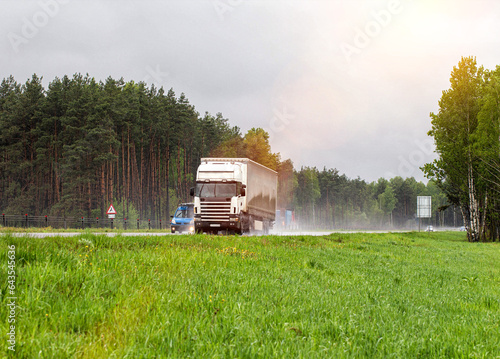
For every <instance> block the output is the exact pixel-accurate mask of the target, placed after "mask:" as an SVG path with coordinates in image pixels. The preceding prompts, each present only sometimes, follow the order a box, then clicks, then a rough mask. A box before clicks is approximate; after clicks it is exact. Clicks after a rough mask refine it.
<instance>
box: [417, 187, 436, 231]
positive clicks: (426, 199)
mask: <svg viewBox="0 0 500 359" xmlns="http://www.w3.org/2000/svg"><path fill="white" fill-rule="evenodd" d="M417 217H418V231H419V232H420V218H431V217H432V197H431V196H417Z"/></svg>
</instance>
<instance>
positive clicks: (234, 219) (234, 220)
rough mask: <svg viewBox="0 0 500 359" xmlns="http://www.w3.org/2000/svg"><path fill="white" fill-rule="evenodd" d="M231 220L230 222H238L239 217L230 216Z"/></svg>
mask: <svg viewBox="0 0 500 359" xmlns="http://www.w3.org/2000/svg"><path fill="white" fill-rule="evenodd" d="M229 221H230V222H238V217H236V218H229Z"/></svg>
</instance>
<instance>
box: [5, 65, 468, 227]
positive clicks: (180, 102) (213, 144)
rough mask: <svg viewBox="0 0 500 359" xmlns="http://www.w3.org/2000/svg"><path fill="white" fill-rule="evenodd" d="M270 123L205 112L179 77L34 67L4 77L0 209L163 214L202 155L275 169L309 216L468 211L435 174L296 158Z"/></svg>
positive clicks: (443, 215) (444, 220)
mask: <svg viewBox="0 0 500 359" xmlns="http://www.w3.org/2000/svg"><path fill="white" fill-rule="evenodd" d="M268 140H269V135H268V134H267V133H266V132H265V131H264V130H262V129H260V128H252V129H251V130H249V131H248V132H247V133H246V134H245V135H243V134H242V133H241V131H240V129H239V128H238V127H236V126H231V125H230V124H229V121H228V119H225V118H224V117H223V116H222V114H220V113H218V114H216V115H215V116H213V115H211V114H209V113H205V114H204V115H200V114H199V113H198V112H197V111H196V109H195V107H194V106H193V105H191V104H190V103H189V101H188V99H187V98H186V96H185V95H184V94H181V95H180V96H177V95H176V94H175V93H174V91H173V89H170V90H169V91H167V92H165V90H164V89H163V88H160V89H158V88H156V87H154V86H148V85H147V84H145V83H143V82H139V83H135V82H132V81H130V82H125V81H124V80H123V79H119V80H115V79H113V78H108V79H106V80H105V81H96V80H95V79H94V78H92V77H90V76H88V75H86V76H84V75H81V74H75V75H74V76H73V77H71V78H70V77H68V76H64V77H63V78H61V79H60V78H55V79H54V80H52V81H51V82H50V83H49V84H48V87H47V88H44V86H43V84H42V79H41V78H40V77H38V76H37V75H33V76H32V78H31V79H29V80H28V81H26V82H25V83H23V84H20V83H18V82H16V80H15V79H14V78H13V77H9V78H6V79H4V80H3V81H2V83H1V86H0V210H1V211H2V212H3V213H9V214H24V213H30V214H33V215H52V216H65V217H70V216H75V217H80V216H86V217H101V218H102V217H104V215H105V211H106V209H107V207H108V206H109V204H110V203H113V204H114V207H115V208H116V209H117V211H118V212H119V216H123V217H126V218H132V219H133V218H151V219H166V218H169V215H170V214H172V213H173V210H174V209H175V207H176V206H177V204H178V203H179V202H183V201H190V197H189V189H190V187H192V186H193V184H194V181H195V176H196V169H197V167H198V164H199V161H200V158H201V157H206V156H214V157H215V156H216V157H249V158H251V159H253V160H255V161H258V162H260V163H262V164H264V165H266V166H268V167H270V168H272V169H275V170H276V171H277V172H278V178H279V184H278V187H279V188H278V207H279V208H281V209H292V210H294V211H295V215H296V219H297V222H298V223H299V224H301V225H303V226H317V227H323V228H351V227H358V228H359V227H362V228H382V227H387V226H388V225H389V226H393V227H405V228H416V223H417V222H416V220H415V212H416V196H417V195H431V196H432V197H433V213H434V217H433V219H432V222H429V223H433V224H441V225H450V226H453V225H455V226H458V225H461V223H462V222H461V220H462V217H461V216H460V215H458V216H457V214H459V212H457V210H456V209H457V207H454V206H451V207H450V206H449V204H448V200H447V198H446V196H445V193H444V192H443V191H442V190H441V188H440V187H439V186H437V185H436V183H435V182H433V181H430V182H429V183H428V184H427V185H425V184H423V183H421V182H417V181H416V180H415V179H414V178H406V179H403V178H401V177H395V178H392V179H390V180H386V179H383V178H381V179H379V180H378V181H376V182H373V183H368V182H366V181H364V180H362V179H360V178H356V179H350V178H348V177H347V176H346V175H343V174H340V173H339V171H338V170H336V169H326V168H324V169H323V170H318V169H317V168H314V167H312V168H311V167H303V168H301V169H300V170H297V169H294V166H293V162H292V160H290V159H286V160H282V159H281V157H280V154H279V153H273V152H272V151H271V147H270V145H269V141H268Z"/></svg>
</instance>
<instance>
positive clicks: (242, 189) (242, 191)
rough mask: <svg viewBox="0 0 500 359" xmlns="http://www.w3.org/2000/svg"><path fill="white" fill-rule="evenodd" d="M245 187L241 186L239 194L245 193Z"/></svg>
mask: <svg viewBox="0 0 500 359" xmlns="http://www.w3.org/2000/svg"><path fill="white" fill-rule="evenodd" d="M245 188H246V186H245V185H243V186H241V191H240V194H241V195H242V196H244V195H246V190H245Z"/></svg>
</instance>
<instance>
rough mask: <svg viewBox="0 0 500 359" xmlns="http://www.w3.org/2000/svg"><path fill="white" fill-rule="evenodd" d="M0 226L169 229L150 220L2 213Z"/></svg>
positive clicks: (165, 223) (167, 223) (164, 222)
mask: <svg viewBox="0 0 500 359" xmlns="http://www.w3.org/2000/svg"><path fill="white" fill-rule="evenodd" d="M0 224H1V225H2V226H3V227H23V228H44V227H52V228H64V229H68V228H75V229H85V228H111V229H115V228H117V229H124V230H127V229H160V230H161V229H170V221H168V220H167V221H165V220H161V219H160V220H151V219H139V218H138V219H135V220H133V219H129V218H114V219H111V218H97V217H96V218H90V217H79V218H75V217H55V216H31V215H28V214H24V215H9V214H5V213H2V216H1V218H0Z"/></svg>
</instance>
